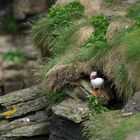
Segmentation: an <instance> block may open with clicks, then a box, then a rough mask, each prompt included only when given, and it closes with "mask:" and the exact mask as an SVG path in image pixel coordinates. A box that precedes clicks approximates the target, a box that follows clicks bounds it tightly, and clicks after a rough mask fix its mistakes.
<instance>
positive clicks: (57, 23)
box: [31, 0, 84, 57]
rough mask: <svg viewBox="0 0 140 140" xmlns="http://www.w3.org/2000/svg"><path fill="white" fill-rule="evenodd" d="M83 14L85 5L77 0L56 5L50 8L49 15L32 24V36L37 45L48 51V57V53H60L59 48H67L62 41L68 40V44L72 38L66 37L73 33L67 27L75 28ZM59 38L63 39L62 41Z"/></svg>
mask: <svg viewBox="0 0 140 140" xmlns="http://www.w3.org/2000/svg"><path fill="white" fill-rule="evenodd" d="M83 14H84V6H83V5H82V4H81V3H80V2H79V1H76V0H74V1H72V2H70V3H69V4H66V5H64V6H56V5H54V6H53V7H52V8H51V9H50V10H49V13H48V15H46V16H45V17H44V18H41V19H40V20H39V21H38V22H36V23H34V24H33V26H32V29H31V36H32V38H33V41H34V43H35V45H36V46H37V47H38V48H41V49H43V51H44V52H46V57H47V55H48V54H50V55H49V56H52V55H53V54H55V53H58V50H60V49H61V50H63V49H65V47H66V46H65V47H64V45H63V44H62V43H64V42H66V44H67V41H70V40H69V39H66V37H67V38H68V36H70V35H71V32H70V31H69V32H68V31H67V29H68V30H69V29H70V28H69V27H70V26H71V27H72V26H73V29H74V27H75V20H78V19H79V18H81V17H82V16H83ZM73 23H74V24H73ZM71 29H72V28H71ZM73 29H72V30H73ZM65 32H66V33H67V35H66V33H65ZM62 34H63V35H62ZM63 36H64V37H63ZM59 40H61V43H60V41H59ZM62 41H63V42H62ZM56 46H57V47H56ZM61 46H63V48H58V47H61Z"/></svg>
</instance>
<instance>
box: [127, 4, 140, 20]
mask: <svg viewBox="0 0 140 140" xmlns="http://www.w3.org/2000/svg"><path fill="white" fill-rule="evenodd" d="M127 12H128V14H127V16H128V17H129V18H132V19H137V18H138V17H140V3H134V4H132V5H130V6H129V7H128V9H127Z"/></svg>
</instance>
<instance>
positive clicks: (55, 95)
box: [47, 91, 66, 103]
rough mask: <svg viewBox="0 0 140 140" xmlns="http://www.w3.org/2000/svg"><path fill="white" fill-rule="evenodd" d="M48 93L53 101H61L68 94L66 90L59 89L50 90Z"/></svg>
mask: <svg viewBox="0 0 140 140" xmlns="http://www.w3.org/2000/svg"><path fill="white" fill-rule="evenodd" d="M47 95H48V97H49V98H50V100H51V101H52V102H53V103H59V102H61V101H63V100H64V98H65V97H66V94H65V92H64V91H57V92H56V93H51V92H50V93H48V94H47Z"/></svg>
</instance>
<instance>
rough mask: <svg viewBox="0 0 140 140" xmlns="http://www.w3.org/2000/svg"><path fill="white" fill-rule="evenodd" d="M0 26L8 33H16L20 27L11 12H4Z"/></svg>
mask: <svg viewBox="0 0 140 140" xmlns="http://www.w3.org/2000/svg"><path fill="white" fill-rule="evenodd" d="M2 27H3V28H4V30H5V31H7V32H9V33H16V32H17V31H18V30H19V29H20V27H21V24H20V23H18V22H17V21H16V20H15V19H14V17H13V16H12V15H11V14H6V15H5V16H4V17H3V20H2Z"/></svg>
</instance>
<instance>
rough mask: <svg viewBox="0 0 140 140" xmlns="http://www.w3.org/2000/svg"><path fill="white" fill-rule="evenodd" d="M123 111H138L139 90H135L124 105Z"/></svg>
mask: <svg viewBox="0 0 140 140" xmlns="http://www.w3.org/2000/svg"><path fill="white" fill-rule="evenodd" d="M122 111H123V112H140V91H138V92H136V93H135V94H134V96H133V97H132V99H130V100H129V101H128V103H127V104H126V105H125V107H124V109H123V110H122Z"/></svg>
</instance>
